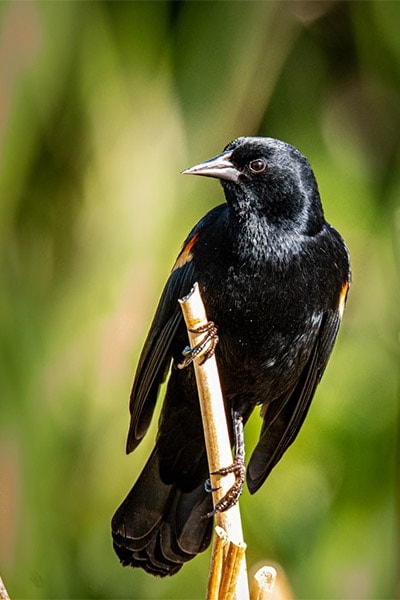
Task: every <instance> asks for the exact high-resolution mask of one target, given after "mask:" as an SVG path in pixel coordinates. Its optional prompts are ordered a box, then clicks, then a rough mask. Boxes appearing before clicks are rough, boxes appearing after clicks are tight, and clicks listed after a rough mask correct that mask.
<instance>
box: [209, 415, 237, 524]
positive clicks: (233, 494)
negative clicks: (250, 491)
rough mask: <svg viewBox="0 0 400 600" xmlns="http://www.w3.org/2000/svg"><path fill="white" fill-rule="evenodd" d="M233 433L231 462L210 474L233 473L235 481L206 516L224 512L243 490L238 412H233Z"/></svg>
mask: <svg viewBox="0 0 400 600" xmlns="http://www.w3.org/2000/svg"><path fill="white" fill-rule="evenodd" d="M233 421H234V435H235V457H234V459H233V463H232V464H231V465H229V467H223V468H222V469H218V471H214V472H213V473H211V475H228V473H234V474H235V483H234V484H233V486H232V487H231V488H230V489H229V490H228V491H227V493H226V494H225V496H224V497H223V498H221V500H220V501H219V502H217V504H216V505H215V506H214V510H212V511H211V512H209V513H208V514H207V517H212V516H213V515H215V514H216V513H218V512H224V511H225V510H228V508H231V507H232V506H234V505H235V504H236V502H237V501H238V500H239V498H240V495H241V493H242V490H243V484H244V480H245V475H246V468H245V466H244V436H243V417H242V416H241V415H240V414H239V413H238V412H236V411H235V412H234V413H233Z"/></svg>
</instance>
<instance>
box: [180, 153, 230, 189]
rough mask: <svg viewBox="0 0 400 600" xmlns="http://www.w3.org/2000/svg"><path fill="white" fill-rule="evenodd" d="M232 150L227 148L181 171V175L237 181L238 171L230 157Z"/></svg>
mask: <svg viewBox="0 0 400 600" xmlns="http://www.w3.org/2000/svg"><path fill="white" fill-rule="evenodd" d="M231 155H232V151H231V150H228V151H227V152H223V153H222V154H218V156H215V157H214V158H210V160H206V161H205V162H203V163H199V164H198V165H195V166H194V167H190V168H189V169H185V171H182V174H183V175H203V176H204V177H216V178H217V179H225V180H226V181H233V182H235V183H237V182H238V181H239V176H240V171H238V169H237V168H236V167H235V166H234V164H233V163H232V162H231V160H230V158H231Z"/></svg>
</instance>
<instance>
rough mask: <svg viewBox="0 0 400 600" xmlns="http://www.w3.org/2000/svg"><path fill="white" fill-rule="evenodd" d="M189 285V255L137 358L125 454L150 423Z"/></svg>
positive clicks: (163, 298)
mask: <svg viewBox="0 0 400 600" xmlns="http://www.w3.org/2000/svg"><path fill="white" fill-rule="evenodd" d="M186 244H187V242H186ZM185 247H186V246H184V248H183V250H182V252H181V254H180V255H179V256H181V255H182V253H184V252H185ZM193 284H194V267H193V263H192V260H191V258H190V257H189V258H188V259H187V260H186V261H185V262H181V265H179V266H178V267H177V268H174V269H173V270H172V272H171V274H170V277H169V279H168V281H167V283H166V286H165V288H164V291H163V293H162V296H161V298H160V302H159V304H158V307H157V310H156V313H155V315H154V319H153V322H152V324H151V326H150V330H149V333H148V335H147V338H146V341H145V343H144V346H143V350H142V353H141V355H140V358H139V363H138V367H137V370H136V375H135V379H134V382H133V386H132V391H131V397H130V404H129V410H130V414H131V421H130V426H129V432H128V439H127V443H126V451H127V453H129V452H132V450H134V449H135V448H136V446H137V445H138V444H139V443H140V442H141V440H142V438H143V436H144V435H145V434H146V432H147V429H148V427H149V425H150V421H151V418H152V416H153V412H154V408H155V405H156V401H157V396H158V392H159V388H160V385H161V384H162V382H163V381H164V379H165V377H166V374H167V372H168V369H169V366H170V363H171V359H172V346H173V341H174V339H175V336H176V334H177V331H178V329H179V327H183V317H182V313H181V310H180V308H179V304H178V299H179V298H182V297H183V296H185V295H186V294H188V293H189V291H190V289H191V288H192V287H193Z"/></svg>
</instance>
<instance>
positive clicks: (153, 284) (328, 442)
mask: <svg viewBox="0 0 400 600" xmlns="http://www.w3.org/2000/svg"><path fill="white" fill-rule="evenodd" d="M399 26H400V3H399V2H383V1H375V0H372V1H370V2H341V1H335V0H331V1H321V2H320V1H316V2H314V1H313V2H303V1H301V0H300V1H294V2H252V1H246V2H245V1H237V2H187V1H181V2H167V1H165V2H163V1H160V2H155V3H152V2H122V3H120V2H97V1H95V0H93V1H91V2H13V1H10V2H2V3H1V4H0V268H1V285H0V324H1V326H0V352H1V360H0V411H1V412H0V575H1V576H2V577H3V579H4V581H5V583H6V585H7V588H8V591H9V593H10V595H11V597H12V598H13V599H14V600H16V599H23V598H27V599H31V598H32V599H33V598H40V599H59V598H60V599H61V598H69V599H72V598H76V599H78V598H83V599H85V598H99V599H102V598H104V599H111V598H113V599H117V598H131V599H139V598H143V599H169V598H170V599H172V598H174V599H192V598H193V599H198V598H203V597H204V590H205V586H206V579H207V570H208V559H209V555H208V553H205V554H203V555H201V556H199V557H197V558H196V559H195V560H193V561H192V562H191V563H189V564H187V565H186V566H185V567H184V568H183V569H182V570H181V572H180V573H179V574H178V575H176V576H175V577H173V578H170V579H166V580H159V579H154V578H152V577H151V576H149V575H146V574H145V573H142V572H141V571H138V570H135V571H134V570H131V569H123V568H122V567H121V566H120V565H119V563H118V561H117V559H116V557H115V555H114V554H113V551H112V548H111V541H110V531H109V530H110V525H109V522H110V518H111V515H112V513H113V511H114V510H115V508H116V506H117V505H118V503H119V502H120V500H121V499H122V497H123V496H124V495H125V494H126V493H127V491H128V489H129V488H130V486H131V484H132V483H133V481H134V479H135V478H136V476H137V475H138V473H139V471H140V469H141V467H142V465H143V463H144V460H145V458H146V456H147V455H148V453H149V449H150V447H151V446H152V443H153V437H154V429H153V430H152V433H151V434H149V436H148V438H146V440H145V441H144V442H143V444H142V445H141V446H140V448H139V449H138V450H137V451H136V452H135V454H134V455H133V456H130V457H129V458H127V457H125V455H124V444H125V435H126V432H127V426H128V395H129V391H130V385H131V380H132V378H133V373H134V368H135V364H136V360H137V357H138V353H139V351H140V348H141V345H142V342H143V339H144V336H145V334H146V331H147V328H148V326H149V322H150V319H151V317H152V314H153V310H154V308H155V305H156V302H157V300H158V297H159V294H160V292H161V289H162V286H163V283H164V281H165V280H166V277H167V274H168V272H169V269H170V267H171V265H172V263H173V260H174V258H175V256H176V254H177V252H178V250H179V248H180V244H181V242H182V240H183V239H184V237H185V235H186V234H187V233H188V231H189V230H190V228H191V227H192V225H193V224H194V223H195V222H196V221H197V220H198V219H199V218H200V217H201V216H202V215H203V214H204V213H205V211H207V210H209V209H210V208H211V207H213V206H215V205H216V204H217V203H220V202H221V201H222V199H223V196H222V191H221V189H220V188H219V186H217V184H216V182H215V181H209V180H200V179H197V178H185V177H181V176H180V174H179V172H180V171H181V170H182V169H183V168H185V167H187V166H190V165H191V164H194V163H196V162H199V161H201V160H203V159H207V158H209V157H210V156H212V155H214V154H216V153H218V152H219V151H221V150H222V148H223V147H224V146H225V144H226V143H227V142H229V141H230V140H231V139H233V138H235V137H237V136H239V135H254V134H259V135H268V136H272V137H278V138H281V139H283V140H285V141H287V142H290V143H292V144H294V145H296V146H297V147H299V149H300V150H301V151H302V152H303V153H304V154H306V156H308V158H309V159H310V161H311V163H312V165H313V168H314V170H315V173H316V176H317V179H318V181H319V185H320V191H321V195H322V198H323V202H324V207H325V212H326V217H327V219H328V220H329V221H330V222H332V223H333V224H334V225H335V226H336V227H337V228H338V229H339V231H340V232H341V233H342V235H343V236H344V238H345V239H346V241H347V243H348V246H349V248H350V251H351V256H352V264H353V272H354V276H353V286H352V289H351V293H350V296H349V302H348V307H347V311H346V313H345V318H344V322H343V326H342V330H341V332H340V335H339V340H338V342H337V346H336V348H335V351H334V354H333V357H332V359H331V361H330V364H329V367H328V370H327V373H326V375H325V377H324V379H323V382H322V384H321V386H320V388H319V390H318V392H317V396H316V398H315V401H314V404H313V407H312V410H311V413H310V416H309V418H308V419H307V421H306V424H305V425H304V427H303V429H302V432H301V435H300V436H299V438H298V440H297V442H296V444H295V445H294V446H293V447H292V448H291V449H290V450H289V451H288V453H287V454H286V455H285V458H284V459H283V460H282V462H281V463H280V465H279V466H278V467H277V468H276V469H275V470H274V472H273V473H272V475H271V477H270V478H269V480H268V481H267V483H266V484H265V485H264V486H263V488H262V490H260V492H258V493H257V494H256V495H255V496H253V497H250V496H249V494H248V493H247V492H245V493H244V495H243V499H242V502H241V507H242V515H243V523H244V529H245V537H246V541H247V543H248V554H247V556H248V563H249V565H250V566H251V565H253V564H255V563H257V562H259V561H268V560H275V561H279V562H280V563H281V564H282V565H283V567H284V569H285V570H286V573H287V576H288V578H289V580H290V583H291V586H292V588H293V590H294V593H295V596H296V597H297V598H300V599H328V598H329V599H366V600H370V599H391V598H395V597H396V592H397V582H396V571H397V534H398V530H397V517H396V512H397V491H396V485H397V464H396V451H397V447H396V446H397V426H398V402H397V395H398V366H399V364H398V358H399V351H398V341H399V340H398V331H399V301H398V296H397V293H398V290H399V279H398V266H399V249H400V245H399V232H400V211H399V198H400V168H399V167H400V143H399V142H400V74H399V71H400V36H399ZM396 296H397V297H396ZM258 427H259V418H258V415H255V416H254V418H253V419H252V421H251V422H250V423H249V426H248V428H247V435H246V439H247V444H248V451H249V452H250V449H251V447H252V446H253V444H254V443H255V439H256V436H257V431H258Z"/></svg>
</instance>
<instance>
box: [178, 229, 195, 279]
mask: <svg viewBox="0 0 400 600" xmlns="http://www.w3.org/2000/svg"><path fill="white" fill-rule="evenodd" d="M198 235H199V232H198V231H196V233H194V234H193V235H192V237H191V238H190V240H189V241H188V242H187V243H186V245H185V246H184V247H183V248H182V250H181V252H180V254H179V256H178V258H177V259H176V261H175V264H174V266H173V267H172V270H173V271H175V269H180V268H181V267H183V266H184V265H186V264H187V263H188V262H190V261H191V260H192V258H193V254H192V248H193V246H194V244H195V242H196V240H197V237H198Z"/></svg>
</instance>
